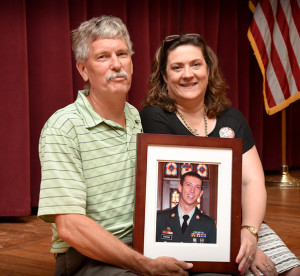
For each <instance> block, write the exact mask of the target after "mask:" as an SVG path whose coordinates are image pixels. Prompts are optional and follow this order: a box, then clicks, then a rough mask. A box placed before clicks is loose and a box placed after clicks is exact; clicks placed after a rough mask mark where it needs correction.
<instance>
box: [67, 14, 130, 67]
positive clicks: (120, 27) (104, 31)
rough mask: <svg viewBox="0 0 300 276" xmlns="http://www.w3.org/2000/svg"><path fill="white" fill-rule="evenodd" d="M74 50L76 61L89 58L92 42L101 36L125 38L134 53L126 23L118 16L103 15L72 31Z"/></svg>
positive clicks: (83, 60)
mask: <svg viewBox="0 0 300 276" xmlns="http://www.w3.org/2000/svg"><path fill="white" fill-rule="evenodd" d="M71 36H72V50H73V52H74V55H75V60H76V61H82V62H85V61H86V60H87V59H88V55H89V51H90V43H91V42H94V41H96V40H97V39H99V38H104V39H105V38H113V39H114V38H124V40H125V42H126V44H127V47H128V49H129V52H130V54H131V55H133V53H134V52H133V50H132V42H131V40H130V36H129V33H128V30H127V28H126V26H125V24H124V23H123V22H122V20H121V19H120V18H118V17H114V16H107V15H103V16H100V17H94V18H92V19H90V20H88V21H85V22H83V23H81V24H80V26H79V27H78V28H77V29H75V30H73V31H72V32H71Z"/></svg>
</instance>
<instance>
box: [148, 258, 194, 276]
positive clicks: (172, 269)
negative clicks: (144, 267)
mask: <svg viewBox="0 0 300 276" xmlns="http://www.w3.org/2000/svg"><path fill="white" fill-rule="evenodd" d="M149 261H150V264H149V266H148V268H149V269H150V270H149V272H146V273H145V274H144V275H151V276H167V275H170V276H171V275H184V276H187V275H189V273H188V272H187V271H186V270H188V269H191V268H192V267H193V264H191V263H186V262H183V261H178V260H176V259H174V258H171V257H158V258H156V259H154V260H149ZM148 273H149V274H148Z"/></svg>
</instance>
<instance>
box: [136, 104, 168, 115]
mask: <svg viewBox="0 0 300 276" xmlns="http://www.w3.org/2000/svg"><path fill="white" fill-rule="evenodd" d="M140 114H141V115H145V116H147V115H148V114H151V115H153V114H164V115H170V114H172V113H170V112H167V111H164V110H163V109H162V108H161V107H159V106H158V105H155V106H146V107H144V108H143V109H142V110H141V111H140Z"/></svg>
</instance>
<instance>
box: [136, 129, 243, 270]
mask: <svg viewBox="0 0 300 276" xmlns="http://www.w3.org/2000/svg"><path fill="white" fill-rule="evenodd" d="M186 172H193V173H198V174H199V175H200V176H201V179H202V190H203V193H201V196H199V198H197V200H195V206H196V208H195V212H194V215H192V219H194V220H199V221H201V222H202V223H208V222H209V224H205V226H203V227H204V228H203V229H205V230H199V229H196V230H195V229H192V228H191V227H192V226H190V225H192V223H191V222H192V219H191V221H190V224H189V226H188V228H187V230H186V231H187V232H184V233H186V234H185V238H184V239H183V240H180V237H181V236H182V235H181V234H180V235H179V236H178V237H179V238H178V237H176V231H177V228H178V227H177V226H176V225H180V224H179V222H176V223H175V224H173V222H166V224H165V225H164V226H162V227H163V228H161V222H158V218H159V217H160V215H158V214H160V213H168V212H169V213H168V214H170V215H169V216H170V217H171V218H174V221H175V218H177V219H178V221H179V218H178V215H177V213H178V211H177V208H178V209H179V207H178V206H179V205H180V204H179V201H180V197H181V193H180V191H182V190H181V188H180V185H179V184H180V178H181V176H182V175H184V174H185V173H186ZM241 180H242V140H241V139H236V138H213V137H196V136H181V135H167V134H147V133H141V134H138V140H137V172H136V200H135V216H134V237H133V248H134V249H135V250H137V251H139V252H141V253H142V254H144V255H145V256H147V257H149V258H157V257H160V256H170V257H174V258H176V259H178V260H182V261H186V262H192V263H193V265H194V266H193V268H192V270H191V271H193V272H219V273H237V272H238V270H237V267H238V266H237V264H236V263H235V258H236V256H237V254H238V251H239V247H240V229H241ZM183 194H184V193H183V192H182V198H184V197H183ZM177 205H178V206H177ZM212 222H214V223H212ZM201 227H202V226H201ZM212 228H214V229H215V230H214V233H213V234H211V233H212V232H211V230H209V229H212ZM212 236H214V238H212V239H209V237H212Z"/></svg>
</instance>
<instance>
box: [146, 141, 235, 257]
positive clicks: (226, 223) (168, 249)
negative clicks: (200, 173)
mask: <svg viewBox="0 0 300 276" xmlns="http://www.w3.org/2000/svg"><path fill="white" fill-rule="evenodd" d="M159 162H181V163H183V162H187V163H192V162H198V163H203V164H214V165H218V196H217V198H218V201H217V217H218V226H217V243H216V244H205V243H203V244H194V243H167V242H163V243H162V242H156V240H155V237H156V213H157V212H156V210H157V209H156V208H157V198H158V197H157V185H158V183H157V181H158V163H159ZM231 197H232V149H231V148H201V147H200V148H199V147H193V146H191V147H190V146H182V147H178V146H172V145H168V146H160V145H148V147H147V172H146V201H145V226H144V236H145V239H144V255H145V256H147V257H149V258H157V257H159V256H170V257H174V258H176V259H178V260H189V261H201V262H229V261H230V243H231V202H232V200H231Z"/></svg>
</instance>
